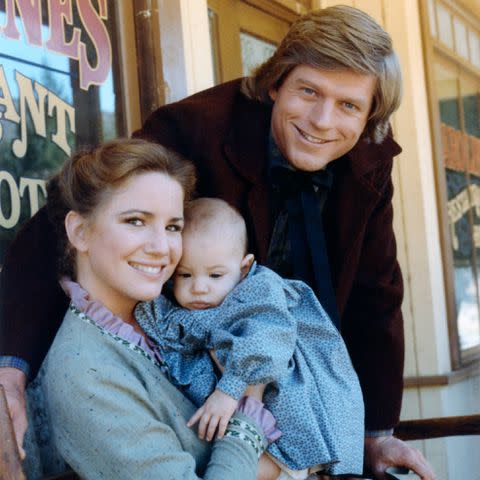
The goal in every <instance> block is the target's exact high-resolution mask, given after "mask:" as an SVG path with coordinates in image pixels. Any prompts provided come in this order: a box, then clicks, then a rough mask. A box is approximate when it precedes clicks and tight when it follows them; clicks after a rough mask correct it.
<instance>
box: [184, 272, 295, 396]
mask: <svg viewBox="0 0 480 480" xmlns="http://www.w3.org/2000/svg"><path fill="white" fill-rule="evenodd" d="M288 304H289V300H288V296H287V293H286V291H285V289H284V286H283V280H282V279H281V278H280V277H279V276H278V275H277V274H275V273H273V272H272V271H270V270H268V269H266V268H264V267H256V268H255V272H254V273H253V274H249V276H248V277H247V278H245V279H244V280H243V281H242V282H241V283H240V284H239V285H238V286H237V287H236V288H235V289H234V290H233V291H232V292H231V293H230V294H229V295H228V296H227V298H226V299H225V300H224V302H223V303H222V305H221V306H219V307H216V308H213V309H210V310H203V311H197V312H193V313H194V315H195V316H196V321H195V323H199V324H201V323H203V324H205V323H208V325H209V326H210V344H209V345H208V347H209V348H212V349H214V350H215V351H216V354H217V358H218V360H219V361H220V363H221V364H222V365H223V366H224V367H225V371H224V373H223V375H222V378H221V379H220V380H219V383H218V385H217V388H219V389H220V390H222V391H223V392H225V393H227V394H228V395H230V396H232V397H233V398H237V399H238V398H240V397H241V396H242V394H243V392H244V390H245V388H246V387H247V385H254V384H259V383H270V382H273V381H275V380H277V379H279V378H280V377H281V376H282V375H284V374H285V373H286V371H287V368H288V363H289V360H290V359H291V358H292V355H293V351H294V349H295V343H296V320H295V318H294V317H293V315H292V314H291V313H290V311H289V308H288Z"/></svg>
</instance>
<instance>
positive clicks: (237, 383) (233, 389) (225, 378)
mask: <svg viewBox="0 0 480 480" xmlns="http://www.w3.org/2000/svg"><path fill="white" fill-rule="evenodd" d="M217 388H218V389H219V390H221V391H222V392H223V393H226V394H227V395H230V396H231V397H232V398H234V399H235V400H239V399H240V397H241V396H242V395H243V392H244V391H245V389H246V388H247V382H245V381H244V380H242V379H241V378H240V377H239V376H237V375H235V374H233V373H231V372H229V371H228V370H225V372H223V375H222V378H221V379H220V380H219V381H218V384H217Z"/></svg>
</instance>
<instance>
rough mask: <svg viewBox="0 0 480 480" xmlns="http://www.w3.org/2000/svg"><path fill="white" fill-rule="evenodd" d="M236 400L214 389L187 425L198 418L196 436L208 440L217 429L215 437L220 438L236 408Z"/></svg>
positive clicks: (193, 422)
mask: <svg viewBox="0 0 480 480" xmlns="http://www.w3.org/2000/svg"><path fill="white" fill-rule="evenodd" d="M237 404H238V401H237V400H235V399H234V398H232V397H231V396H230V395H227V394H226V393H223V392H222V391H220V390H215V391H214V392H213V393H212V394H211V395H210V396H209V397H208V398H207V401H206V402H205V403H204V405H203V406H202V407H200V408H199V409H198V410H197V411H196V412H195V413H194V414H193V416H192V418H191V419H190V420H189V421H188V423H187V427H192V426H193V425H195V424H196V423H197V422H198V421H199V420H200V422H199V424H198V438H200V439H201V440H203V439H204V438H206V440H207V441H208V442H209V441H210V440H212V439H213V437H214V435H215V431H216V430H217V427H218V431H217V438H222V437H223V435H224V434H225V430H226V428H227V425H228V421H229V420H230V418H231V417H232V415H233V413H234V412H235V408H237Z"/></svg>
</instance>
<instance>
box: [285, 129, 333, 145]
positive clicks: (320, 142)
mask: <svg viewBox="0 0 480 480" xmlns="http://www.w3.org/2000/svg"><path fill="white" fill-rule="evenodd" d="M294 127H295V128H296V129H297V131H298V133H299V134H300V135H301V136H302V137H303V138H304V139H305V140H307V141H308V142H310V143H315V144H316V145H323V144H325V143H329V142H332V141H333V140H326V139H323V138H319V137H315V136H313V135H310V134H308V133H307V132H305V131H304V130H302V129H301V128H300V127H297V126H296V125H294Z"/></svg>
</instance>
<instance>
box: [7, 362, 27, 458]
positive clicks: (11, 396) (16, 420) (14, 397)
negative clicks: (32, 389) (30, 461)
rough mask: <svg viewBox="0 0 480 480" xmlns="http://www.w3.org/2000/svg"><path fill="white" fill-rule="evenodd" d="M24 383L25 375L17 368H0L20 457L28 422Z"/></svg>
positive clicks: (23, 453) (23, 456)
mask: <svg viewBox="0 0 480 480" xmlns="http://www.w3.org/2000/svg"><path fill="white" fill-rule="evenodd" d="M26 383H27V377H26V375H25V374H24V373H23V372H22V371H21V370H19V369H18V368H9V367H1V368H0V384H2V385H3V388H4V389H5V395H6V397H7V403H8V410H9V412H10V417H11V418H12V423H13V429H14V431H15V437H16V439H17V445H18V451H19V452H20V457H21V458H22V459H23V458H25V451H24V450H23V447H22V445H23V437H24V436H25V432H26V430H27V424H28V422H27V412H26V409H25V385H26Z"/></svg>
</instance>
